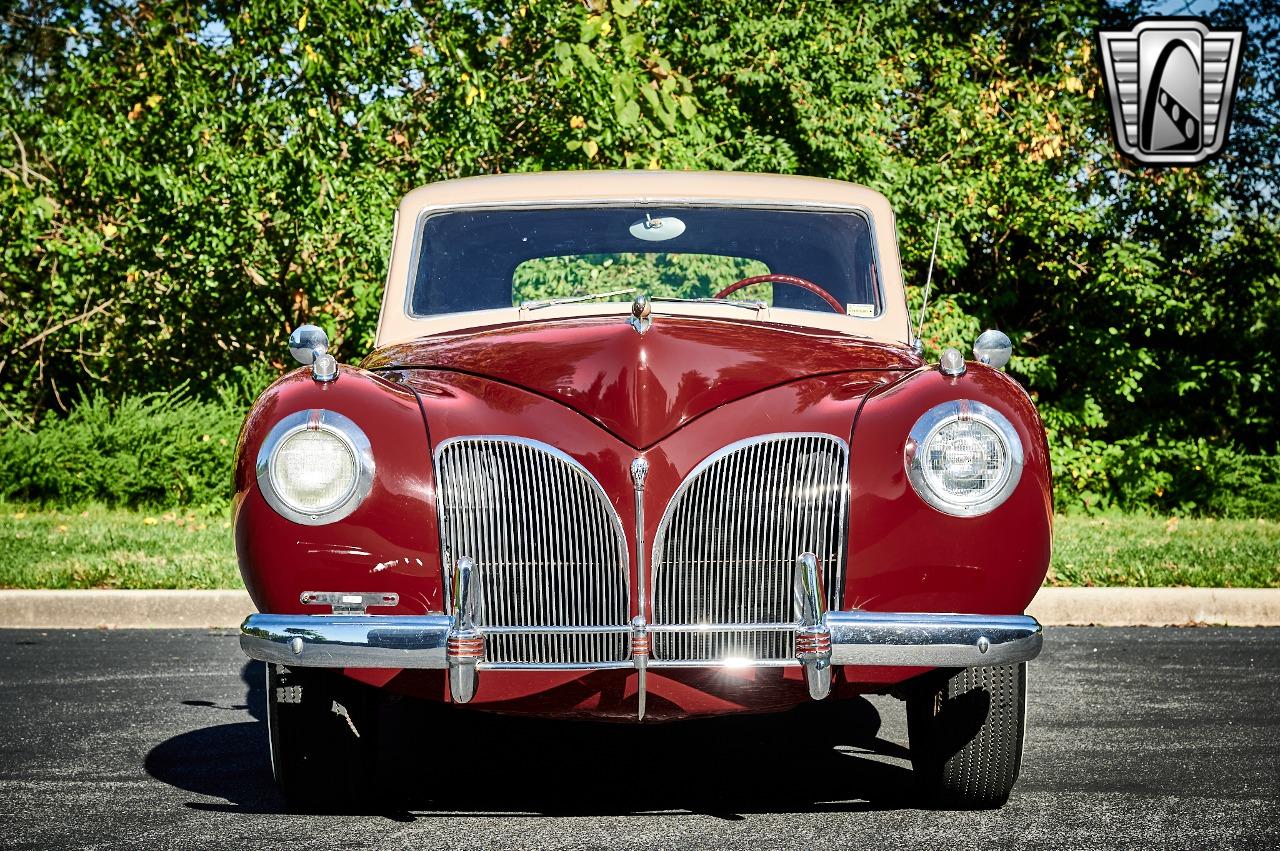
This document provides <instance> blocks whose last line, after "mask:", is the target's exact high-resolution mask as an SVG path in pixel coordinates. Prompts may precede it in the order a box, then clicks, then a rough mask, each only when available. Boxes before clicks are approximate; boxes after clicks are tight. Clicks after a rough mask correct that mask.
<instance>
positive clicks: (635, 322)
mask: <svg viewBox="0 0 1280 851" xmlns="http://www.w3.org/2000/svg"><path fill="white" fill-rule="evenodd" d="M652 314H653V304H652V303H651V302H650V301H649V297H648V296H647V295H645V294H644V293H640V295H638V296H636V300H635V301H633V302H631V318H630V319H628V320H627V324H628V325H630V326H631V327H632V328H634V329H636V333H637V334H643V333H644V332H645V331H648V330H649V326H650V325H652V324H653V319H652V318H651V316H652Z"/></svg>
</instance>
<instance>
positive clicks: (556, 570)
mask: <svg viewBox="0 0 1280 851" xmlns="http://www.w3.org/2000/svg"><path fill="white" fill-rule="evenodd" d="M436 471H437V475H438V477H439V480H438V481H439V495H438V505H439V509H440V537H441V547H442V557H443V562H444V564H446V565H452V564H453V563H454V561H455V560H456V559H458V558H461V557H464V556H465V557H468V558H470V559H473V560H474V562H475V566H476V575H477V584H478V587H479V592H480V597H481V599H480V605H479V612H480V614H479V616H478V620H479V622H478V623H477V627H478V628H479V629H480V630H481V631H482V632H483V634H484V637H485V651H484V654H485V655H484V662H485V666H486V667H499V666H502V665H504V664H512V665H528V664H535V665H536V664H543V665H578V664H593V663H603V662H620V663H621V662H625V661H626V660H627V659H629V658H630V649H631V648H630V641H631V635H630V633H631V628H630V626H629V620H628V603H629V591H628V584H627V551H626V538H625V536H624V535H623V531H622V523H621V521H620V520H619V518H618V515H617V513H616V512H615V511H614V510H613V506H612V505H611V504H610V503H609V499H608V497H607V496H605V493H604V490H603V489H602V488H601V486H600V483H599V482H597V481H596V479H595V477H594V476H592V475H591V473H589V472H588V471H587V470H586V468H584V467H583V466H582V465H581V464H579V463H578V462H577V461H575V460H573V459H572V458H570V457H569V456H568V455H566V454H565V453H563V452H561V451H560V450H558V449H556V448H554V447H552V446H549V445H547V444H545V443H540V442H538V441H534V440H527V439H524V438H518V437H508V436H484V437H463V438H454V439H451V440H446V441H444V442H443V443H441V444H440V446H439V448H438V449H437V450H436Z"/></svg>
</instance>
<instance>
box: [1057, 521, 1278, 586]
mask: <svg viewBox="0 0 1280 851" xmlns="http://www.w3.org/2000/svg"><path fill="white" fill-rule="evenodd" d="M1045 584H1046V585H1103V586H1106V585H1128V586H1137V587H1156V586H1171V585H1189V586H1199V587H1210V588H1278V587H1280V523H1278V522H1276V521H1274V520H1214V519H1210V518H1193V519H1188V518H1185V517H1181V518H1179V517H1147V516H1144V515H1140V514H1108V515H1102V516H1098V517H1079V516H1067V517H1058V518H1056V519H1055V521H1054V538H1053V561H1052V562H1051V564H1050V567H1049V578H1048V579H1047V580H1046V581H1045Z"/></svg>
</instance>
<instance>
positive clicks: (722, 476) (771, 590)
mask: <svg viewBox="0 0 1280 851" xmlns="http://www.w3.org/2000/svg"><path fill="white" fill-rule="evenodd" d="M848 468H849V448H848V445H847V444H846V443H845V442H844V441H843V440H840V439H839V438H837V437H834V436H831V435H826V434H774V435H765V436H763V437H757V438H751V439H749V440H745V441H741V442H739V443H734V444H731V445H730V446H726V447H725V448H724V449H722V450H720V451H719V452H717V453H715V454H714V455H712V456H710V457H709V458H707V459H706V460H704V461H703V462H702V463H701V464H699V465H698V467H697V468H695V469H694V471H693V472H692V473H690V475H689V478H688V479H686V480H685V481H684V483H683V484H681V486H680V488H679V490H677V491H676V494H675V496H674V497H672V500H671V502H670V504H669V505H668V506H667V510H666V513H665V514H664V515H663V518H662V522H661V524H660V525H659V527H658V534H657V536H656V539H655V541H654V547H653V571H654V582H653V586H654V591H653V594H654V600H653V611H654V622H655V623H656V624H667V625H679V624H690V625H696V624H737V623H741V624H749V623H754V624H760V623H791V622H793V621H794V620H795V613H794V611H793V603H792V599H791V582H792V571H793V570H794V569H795V562H796V557H797V556H798V555H800V553H803V552H812V553H814V554H816V555H817V556H818V559H819V562H820V563H821V564H822V567H823V573H824V577H823V578H824V580H825V583H826V587H827V589H828V601H827V603H828V606H829V607H831V608H838V607H839V600H840V596H841V592H842V580H843V577H844V550H845V529H846V514H847V510H848V508H847V506H848ZM794 655H795V632H794V630H793V629H778V630H771V631H761V630H757V631H747V630H744V631H741V632H714V633H713V632H701V631H699V630H696V629H691V630H687V631H678V632H659V633H656V634H655V635H654V640H653V658H654V659H655V660H663V661H721V660H724V659H729V658H735V657H736V658H745V659H749V660H758V659H789V658H792V657H793V656H794Z"/></svg>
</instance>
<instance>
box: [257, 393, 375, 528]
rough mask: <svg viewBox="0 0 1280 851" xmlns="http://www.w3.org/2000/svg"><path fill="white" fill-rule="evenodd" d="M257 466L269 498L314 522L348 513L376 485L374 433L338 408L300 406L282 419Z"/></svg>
mask: <svg viewBox="0 0 1280 851" xmlns="http://www.w3.org/2000/svg"><path fill="white" fill-rule="evenodd" d="M257 469H258V486H259V488H260V489H261V490H262V496H263V498H264V499H266V501H267V503H268V504H269V505H270V506H271V507H272V508H274V509H275V510H276V511H277V512H279V513H280V514H281V515H282V516H284V517H287V518H289V519H290V520H293V521H295V522H297V523H303V524H306V525H309V526H316V525H320V524H323V523H332V522H334V521H335V520H340V519H342V518H343V517H346V516H347V515H348V514H350V513H351V512H352V511H355V510H356V507H357V506H358V505H359V504H360V503H361V502H362V501H363V500H364V498H365V497H366V496H368V495H369V490H370V489H371V488H372V486H373V453H372V452H371V451H370V449H369V440H368V438H367V437H365V434H364V432H363V431H361V430H360V428H359V426H357V425H356V424H355V423H353V422H352V421H351V420H349V419H347V418H346V417H344V416H342V415H341V414H336V413H334V412H333V411H322V410H321V411H298V412H297V413H294V414H290V415H289V416H287V417H285V418H284V419H282V420H281V421H280V422H278V423H276V425H275V427H274V428H272V429H271V432H270V433H269V434H268V435H267V439H266V440H264V441H263V442H262V448H261V449H260V450H259V452H258V465H257Z"/></svg>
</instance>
